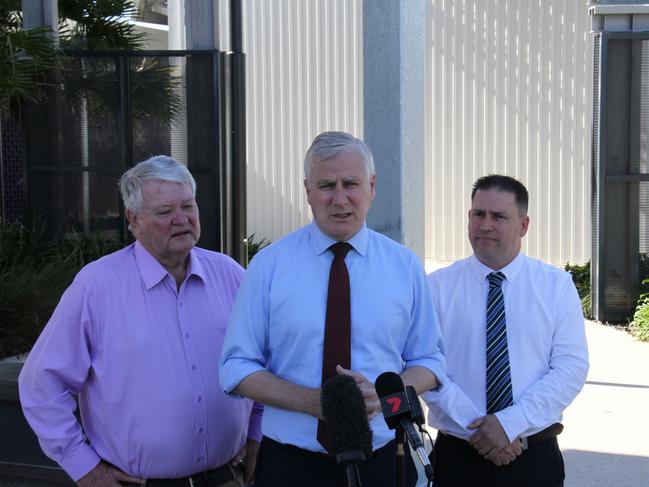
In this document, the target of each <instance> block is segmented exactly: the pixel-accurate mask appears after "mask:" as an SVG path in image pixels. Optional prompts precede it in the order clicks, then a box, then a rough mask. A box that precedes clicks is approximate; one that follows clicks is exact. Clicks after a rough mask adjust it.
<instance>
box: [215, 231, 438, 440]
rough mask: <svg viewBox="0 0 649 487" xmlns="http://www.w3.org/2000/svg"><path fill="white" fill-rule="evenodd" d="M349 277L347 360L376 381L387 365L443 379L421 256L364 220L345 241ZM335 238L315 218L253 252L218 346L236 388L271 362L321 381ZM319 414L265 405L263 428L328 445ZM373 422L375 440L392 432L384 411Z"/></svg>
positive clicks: (275, 368)
mask: <svg viewBox="0 0 649 487" xmlns="http://www.w3.org/2000/svg"><path fill="white" fill-rule="evenodd" d="M348 242H349V243H350V244H351V245H352V247H353V250H352V251H350V252H349V253H348V254H347V257H346V259H345V262H346V264H347V268H348V270H349V276H350V287H351V316H352V332H351V348H352V353H351V368H352V370H354V371H356V372H360V373H362V374H364V375H365V377H367V379H368V380H370V381H371V382H374V381H375V380H376V378H377V376H378V375H380V374H381V373H382V372H386V371H392V372H397V373H400V372H402V371H403V370H404V369H405V368H408V367H412V366H414V365H418V366H421V367H425V368H427V369H429V370H431V371H432V372H433V373H435V375H436V376H437V377H438V379H439V380H442V378H443V377H444V374H445V362H444V357H443V355H442V351H443V345H442V342H441V334H440V329H439V325H438V322H437V318H436V316H435V311H434V308H433V303H432V300H431V297H430V292H429V289H428V283H427V282H426V276H425V272H424V270H423V268H422V266H421V263H420V261H419V258H418V257H417V256H416V255H415V254H414V253H413V252H411V251H410V250H408V249H406V248H405V247H403V246H402V245H399V244H398V243H396V242H394V241H392V240H390V239H389V238H387V237H385V236H383V235H381V234H378V233H376V232H374V231H372V230H369V229H368V228H367V227H365V226H363V227H362V228H361V230H360V231H359V232H358V233H357V234H356V235H354V237H352V238H351V239H350V240H349V241H348ZM333 243H335V241H334V240H332V239H331V238H329V237H327V236H326V235H325V234H323V233H322V232H321V231H320V229H319V228H318V227H317V225H316V224H315V223H311V224H310V225H307V226H305V227H303V228H301V229H299V230H297V231H295V232H293V233H291V234H289V235H288V236H286V237H284V238H283V239H281V240H279V241H277V242H275V243H273V244H272V245H270V246H268V247H266V248H265V249H263V250H262V251H261V252H260V253H259V254H258V255H256V256H255V258H254V259H253V260H252V262H251V264H250V267H249V268H248V271H247V272H246V275H245V277H244V279H243V282H242V284H241V288H240V291H239V293H238V295H237V299H236V301H235V304H234V308H233V311H232V314H231V316H230V322H229V324H228V330H227V334H226V337H225V343H224V345H223V353H222V355H221V362H220V363H221V368H220V379H221V386H222V387H223V389H224V390H225V391H226V392H231V391H233V390H234V389H235V388H236V387H237V386H238V385H239V383H240V382H241V381H242V380H243V379H245V378H246V377H247V376H248V375H250V374H252V373H254V372H257V371H260V370H267V371H269V372H270V373H272V374H274V375H276V376H278V377H280V378H282V379H285V380H287V381H289V382H292V383H294V384H298V385H301V386H305V387H310V388H317V387H320V385H321V379H322V349H323V338H324V327H325V311H326V307H327V285H328V281H329V270H330V267H331V262H332V260H333V254H332V253H331V252H329V251H328V248H329V246H331V245H332V244H333ZM317 424H318V421H317V419H316V418H314V417H312V416H309V415H307V414H303V413H296V412H292V411H287V410H283V409H278V408H274V407H271V406H266V408H265V410H264V416H263V418H262V432H263V433H264V435H266V436H268V437H270V438H272V439H273V440H275V441H278V442H280V443H288V444H292V445H296V446H298V447H300V448H304V449H307V450H311V451H324V449H323V448H322V446H321V445H320V443H318V441H317V439H316V430H317ZM370 426H371V428H372V431H373V436H374V445H373V446H374V449H377V448H380V447H381V446H383V445H385V444H386V443H387V442H388V441H390V440H391V439H392V438H394V432H393V431H390V430H388V428H387V426H386V424H385V420H384V419H383V416H382V415H381V414H379V415H377V416H375V417H374V419H373V420H372V421H371V423H370Z"/></svg>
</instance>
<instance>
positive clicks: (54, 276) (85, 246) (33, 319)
mask: <svg viewBox="0 0 649 487" xmlns="http://www.w3.org/2000/svg"><path fill="white" fill-rule="evenodd" d="M42 228H43V227H42V226H38V225H34V226H33V227H32V228H26V227H24V226H22V225H20V224H18V223H7V222H4V221H3V220H1V219H0V296H2V299H0V357H3V356H7V355H15V354H18V353H22V352H25V351H27V350H29V349H30V348H31V346H32V344H33V343H34V341H35V340H36V338H37V337H38V335H39V334H40V332H41V330H42V328H43V326H44V325H45V323H46V322H47V320H48V319H49V317H50V315H51V314H52V311H53V310H54V308H55V307H56V304H57V303H58V301H59V299H60V297H61V294H62V293H63V291H64V290H65V288H66V287H68V286H69V285H70V283H71V282H72V279H73V278H74V276H75V274H76V273H77V272H78V271H79V269H81V267H83V266H84V265H85V264H87V263H88V262H90V261H93V260H96V259H97V258H99V257H101V256H102V255H105V254H107V253H110V252H112V251H114V250H117V249H118V248H120V247H121V246H122V244H121V242H118V241H116V240H114V239H110V238H106V237H103V236H101V235H100V234H95V235H92V236H89V237H86V236H84V235H82V234H79V233H71V234H68V235H66V236H65V237H63V238H62V239H59V240H56V241H47V240H45V238H44V237H43V231H42Z"/></svg>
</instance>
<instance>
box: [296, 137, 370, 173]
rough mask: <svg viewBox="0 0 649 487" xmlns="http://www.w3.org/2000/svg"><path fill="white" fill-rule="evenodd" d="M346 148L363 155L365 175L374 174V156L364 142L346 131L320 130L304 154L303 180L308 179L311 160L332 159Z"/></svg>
mask: <svg viewBox="0 0 649 487" xmlns="http://www.w3.org/2000/svg"><path fill="white" fill-rule="evenodd" d="M348 150H357V151H358V152H359V153H360V154H361V156H362V157H363V162H364V163H365V170H366V172H367V177H368V178H369V177H371V176H374V174H376V171H375V169H374V156H373V155H372V151H371V150H370V148H369V147H368V146H367V144H366V143H365V142H363V141H362V140H360V139H357V138H356V137H354V136H353V135H351V134H348V133H347V132H322V133H321V134H320V135H318V136H316V138H315V139H313V142H311V147H309V150H308V151H307V152H306V156H304V180H305V181H308V180H309V176H310V174H311V166H312V165H313V160H314V159H315V158H316V157H317V158H319V159H321V160H325V161H326V160H327V159H332V158H334V157H336V156H338V155H339V154H342V153H343V152H346V151H348Z"/></svg>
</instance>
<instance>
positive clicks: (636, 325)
mask: <svg viewBox="0 0 649 487" xmlns="http://www.w3.org/2000/svg"><path fill="white" fill-rule="evenodd" d="M642 284H643V286H645V287H646V286H649V279H645V280H644V281H642ZM629 329H630V331H631V333H633V335H635V336H636V337H637V338H638V339H640V340H642V341H645V342H649V292H645V293H643V294H640V297H639V298H638V305H637V307H636V310H635V314H634V315H633V321H632V322H631V325H630V327H629Z"/></svg>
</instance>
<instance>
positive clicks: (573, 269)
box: [563, 261, 592, 318]
mask: <svg viewBox="0 0 649 487" xmlns="http://www.w3.org/2000/svg"><path fill="white" fill-rule="evenodd" d="M563 269H564V270H565V271H567V272H569V273H570V275H571V276H572V281H573V282H574V283H575V287H576V288H577V293H578V294H579V298H580V299H581V309H582V310H583V311H584V316H585V317H586V318H590V317H591V316H592V313H591V297H590V261H588V262H586V263H585V264H584V265H576V264H574V265H571V264H570V263H567V264H566V266H565V267H564V268H563Z"/></svg>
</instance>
